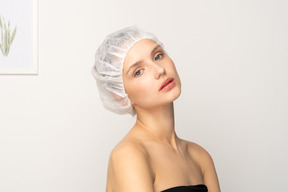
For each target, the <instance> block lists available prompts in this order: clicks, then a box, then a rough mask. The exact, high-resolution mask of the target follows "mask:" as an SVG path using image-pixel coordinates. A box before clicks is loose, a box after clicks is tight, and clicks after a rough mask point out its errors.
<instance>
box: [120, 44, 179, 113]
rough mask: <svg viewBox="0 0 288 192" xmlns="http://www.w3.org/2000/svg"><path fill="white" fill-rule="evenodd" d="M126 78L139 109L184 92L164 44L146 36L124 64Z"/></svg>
mask: <svg viewBox="0 0 288 192" xmlns="http://www.w3.org/2000/svg"><path fill="white" fill-rule="evenodd" d="M123 82H124V87H125V91H126V93H127V94H128V97H129V100H130V102H131V104H132V105H133V107H134V108H135V109H136V111H137V112H139V111H140V110H142V109H144V110H151V109H152V110H154V109H157V108H159V107H161V106H164V105H166V104H170V103H172V102H173V101H174V100H175V99H176V98H178V96H179V95H180V93H181V82H180V78H179V76H178V74H177V71H176V68H175V65H174V62H173V61H172V59H171V58H170V57H169V56H168V55H167V54H166V52H165V51H164V49H163V48H162V47H161V45H159V44H157V43H156V42H154V41H153V40H151V39H142V40H140V41H139V42H137V43H136V44H135V45H133V47H132V48H131V49H130V50H129V51H128V53H127V55H126V58H125V61H124V65H123Z"/></svg>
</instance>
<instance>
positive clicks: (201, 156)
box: [182, 140, 212, 164]
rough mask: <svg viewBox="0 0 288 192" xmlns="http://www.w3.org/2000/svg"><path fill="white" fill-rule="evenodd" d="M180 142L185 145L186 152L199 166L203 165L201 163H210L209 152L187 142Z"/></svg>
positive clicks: (193, 143)
mask: <svg viewBox="0 0 288 192" xmlns="http://www.w3.org/2000/svg"><path fill="white" fill-rule="evenodd" d="M182 142H184V143H185V145H186V148H187V151H188V153H189V155H190V156H191V158H193V159H194V160H195V161H196V162H198V163H199V164H203V162H206V161H212V158H211V156H210V154H209V152H208V151H207V150H206V149H205V148H204V147H202V146H201V145H199V144H197V143H195V142H191V141H187V140H182Z"/></svg>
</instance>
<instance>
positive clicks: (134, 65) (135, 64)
mask: <svg viewBox="0 0 288 192" xmlns="http://www.w3.org/2000/svg"><path fill="white" fill-rule="evenodd" d="M141 62H142V61H137V62H136V63H134V64H133V65H131V66H130V67H129V69H128V70H127V72H126V75H127V74H128V73H129V71H130V70H131V69H133V68H135V67H137V66H138V65H140V64H141Z"/></svg>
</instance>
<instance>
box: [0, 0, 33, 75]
mask: <svg viewBox="0 0 288 192" xmlns="http://www.w3.org/2000/svg"><path fill="white" fill-rule="evenodd" d="M37 9H38V8H37V0H25V1H23V0H4V1H1V6H0V74H2V75H3V74H5V75H6V74H7V75H8V74H15V75H16V74H24V75H25V74H27V75H28V74H31V75H36V74H38V64H37V12H38V11H37Z"/></svg>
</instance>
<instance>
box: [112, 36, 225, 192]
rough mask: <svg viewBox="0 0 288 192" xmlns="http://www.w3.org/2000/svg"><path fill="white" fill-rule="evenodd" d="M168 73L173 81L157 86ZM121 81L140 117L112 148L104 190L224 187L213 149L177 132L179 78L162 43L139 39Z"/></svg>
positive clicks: (216, 189)
mask: <svg viewBox="0 0 288 192" xmlns="http://www.w3.org/2000/svg"><path fill="white" fill-rule="evenodd" d="M135 63H136V64H135ZM167 78H173V80H174V83H175V85H174V86H171V87H170V88H169V89H167V90H164V91H163V90H159V89H160V88H161V86H162V83H163V82H164V81H165V79H167ZM123 82H124V86H125V91H126V93H127V94H128V97H129V99H130V101H131V104H132V105H133V107H134V109H135V110H136V113H137V120H136V123H135V125H134V126H133V128H132V129H131V130H130V131H129V132H128V133H127V135H126V136H125V137H124V138H123V139H122V140H121V141H120V143H119V144H118V145H117V146H116V147H115V148H114V149H113V151H112V152H111V155H110V159H109V165H108V174H107V186H106V192H135V191H137V192H160V191H162V190H165V189H168V188H171V187H175V186H183V185H198V184H205V185H206V186H207V187H208V190H209V192H220V187H219V182H218V179H217V174H216V170H215V167H214V163H213V160H212V158H211V156H210V155H209V153H208V152H207V151H206V150H205V149H203V148H202V147H201V146H199V145H197V144H195V143H193V142H189V141H185V140H183V139H180V138H179V137H178V136H177V134H176V132H175V123H174V109H173V101H174V100H175V99H177V98H178V97H179V95H180V93H181V82H180V79H179V76H178V74H177V71H176V68H175V66H174V63H173V61H172V60H171V59H170V57H169V56H168V55H167V54H166V53H165V52H164V51H163V50H162V48H161V46H159V45H157V44H156V43H155V42H154V41H152V40H149V39H144V40H141V41H139V42H137V43H136V44H135V45H134V46H133V47H132V48H131V49H130V50H129V52H128V54H127V56H126V58H125V61H124V65H123Z"/></svg>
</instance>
